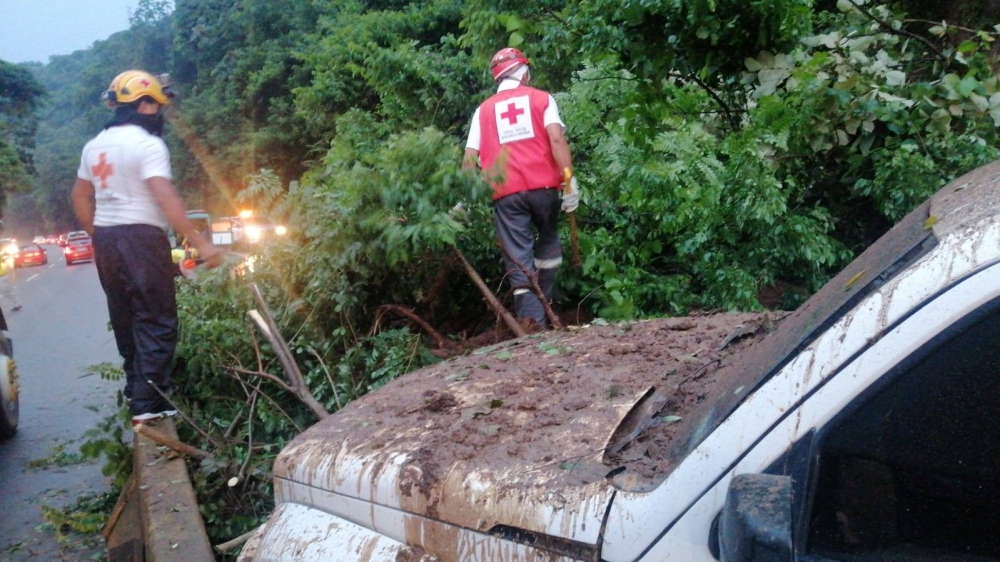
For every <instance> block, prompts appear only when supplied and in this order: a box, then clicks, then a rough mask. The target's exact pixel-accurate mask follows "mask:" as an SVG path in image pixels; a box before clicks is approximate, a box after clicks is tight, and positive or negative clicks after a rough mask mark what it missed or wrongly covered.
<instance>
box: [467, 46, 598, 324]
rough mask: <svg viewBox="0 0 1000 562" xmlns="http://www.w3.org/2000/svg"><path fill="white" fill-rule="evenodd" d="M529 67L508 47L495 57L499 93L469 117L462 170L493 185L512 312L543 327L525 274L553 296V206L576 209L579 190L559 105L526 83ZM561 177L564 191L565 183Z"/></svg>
mask: <svg viewBox="0 0 1000 562" xmlns="http://www.w3.org/2000/svg"><path fill="white" fill-rule="evenodd" d="M530 65H531V63H530V62H529V61H528V57H526V56H525V55H524V53H522V52H521V51H520V50H518V49H514V48H512V47H508V48H505V49H501V50H500V51H498V52H497V54H496V55H494V56H493V60H492V61H491V62H490V70H492V72H493V79H494V80H495V81H496V82H497V84H498V87H497V93H496V94H494V95H493V96H491V97H490V98H489V99H487V100H486V101H485V102H483V103H482V105H480V106H479V108H478V109H476V113H475V114H474V115H473V116H472V126H471V127H470V130H469V139H468V142H466V145H465V158H464V160H463V162H462V167H463V168H465V169H472V168H475V166H476V164H477V161H478V164H479V165H480V166H481V167H482V169H483V171H484V173H485V175H486V179H487V181H489V182H490V185H492V186H493V205H494V207H493V210H494V212H493V222H494V224H495V225H496V229H497V238H498V240H499V243H500V245H501V247H502V248H503V249H504V261H505V263H506V266H507V273H508V276H509V279H510V283H511V286H512V287H513V288H514V311H515V314H516V315H517V316H518V318H522V319H525V318H530V319H532V320H534V321H535V322H536V323H538V324H539V325H542V326H544V325H545V321H546V317H545V309H544V308H543V307H542V303H541V301H540V300H539V299H538V297H537V296H536V294H535V292H534V291H533V290H532V289H531V281H530V279H529V276H531V277H535V278H536V279H537V281H538V285H539V287H540V288H541V289H542V292H543V293H544V294H545V297H546V299H551V297H552V289H553V287H554V286H555V280H556V273H557V271H558V269H559V265H560V264H562V247H561V245H560V243H559V232H558V229H557V226H558V219H559V209H560V208H562V210H563V211H565V212H567V213H571V212H573V211H575V210H576V207H577V205H578V204H579V202H580V191H579V188H578V187H577V184H576V178H575V177H572V173H573V161H572V157H571V156H570V152H569V145H568V144H567V143H566V137H565V135H564V130H565V126H564V125H563V122H562V119H561V118H560V117H559V108H558V107H557V106H556V101H555V99H554V98H553V97H552V95H551V94H549V93H548V92H544V91H542V90H538V89H536V88H532V87H530V86H529V84H530V82H531V72H530ZM566 177H570V178H571V179H570V180H569V183H570V185H569V186H564V185H563V184H564V182H565V178H566ZM563 187H566V188H567V189H566V191H565V192H563V194H562V201H561V203H560V191H562V190H563ZM533 228H534V229H535V230H537V237H536V234H535V232H534V231H533Z"/></svg>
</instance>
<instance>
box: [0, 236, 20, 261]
mask: <svg viewBox="0 0 1000 562" xmlns="http://www.w3.org/2000/svg"><path fill="white" fill-rule="evenodd" d="M16 254H17V240H15V239H14V238H0V257H4V258H7V257H14V255H16Z"/></svg>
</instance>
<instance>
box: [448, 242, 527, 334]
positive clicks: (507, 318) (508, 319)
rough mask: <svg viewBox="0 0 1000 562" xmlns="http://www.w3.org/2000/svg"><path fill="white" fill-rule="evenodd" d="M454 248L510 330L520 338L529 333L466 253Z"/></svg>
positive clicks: (464, 267)
mask: <svg viewBox="0 0 1000 562" xmlns="http://www.w3.org/2000/svg"><path fill="white" fill-rule="evenodd" d="M452 250H455V255H456V256H458V261H459V262H460V263H461V264H462V269H464V270H465V273H466V274H467V275H468V276H469V277H470V278H471V279H472V282H473V283H474V284H475V285H476V288H478V289H479V292H480V293H482V294H483V298H485V299H486V304H488V305H489V306H490V308H491V309H493V311H494V312H496V313H497V315H499V316H500V318H502V319H503V321H504V323H505V324H507V327H508V328H510V331H511V332H514V335H515V336H517V337H519V338H520V337H522V336H526V335H528V332H526V331H525V330H524V327H523V326H521V325H520V324H518V323H517V319H515V318H514V316H512V315H511V313H510V312H509V311H508V310H507V309H506V308H505V307H504V305H503V304H501V303H500V301H499V300H497V297H496V295H494V294H493V292H492V291H490V288H489V287H487V286H486V282H485V281H483V278H482V277H480V276H479V274H478V273H476V269H475V268H474V267H472V264H471V263H469V260H467V259H465V255H464V254H463V253H462V252H461V250H459V249H458V248H456V247H454V246H452Z"/></svg>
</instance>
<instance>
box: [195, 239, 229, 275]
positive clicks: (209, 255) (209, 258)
mask: <svg viewBox="0 0 1000 562" xmlns="http://www.w3.org/2000/svg"><path fill="white" fill-rule="evenodd" d="M198 256H199V257H200V258H201V259H202V260H203V261H204V262H205V267H207V268H209V269H212V268H216V267H219V266H220V265H222V263H223V262H224V261H225V259H226V252H224V251H223V250H222V249H220V248H219V247H218V246H215V245H213V244H205V245H203V246H201V247H199V248H198Z"/></svg>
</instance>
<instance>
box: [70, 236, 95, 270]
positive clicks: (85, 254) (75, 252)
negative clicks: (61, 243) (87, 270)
mask: <svg viewBox="0 0 1000 562" xmlns="http://www.w3.org/2000/svg"><path fill="white" fill-rule="evenodd" d="M63 257H64V258H65V259H66V265H73V264H74V263H77V262H81V261H90V260H93V259H94V245H93V243H92V242H91V240H90V237H86V238H72V239H69V240H67V241H66V247H65V248H63Z"/></svg>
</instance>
